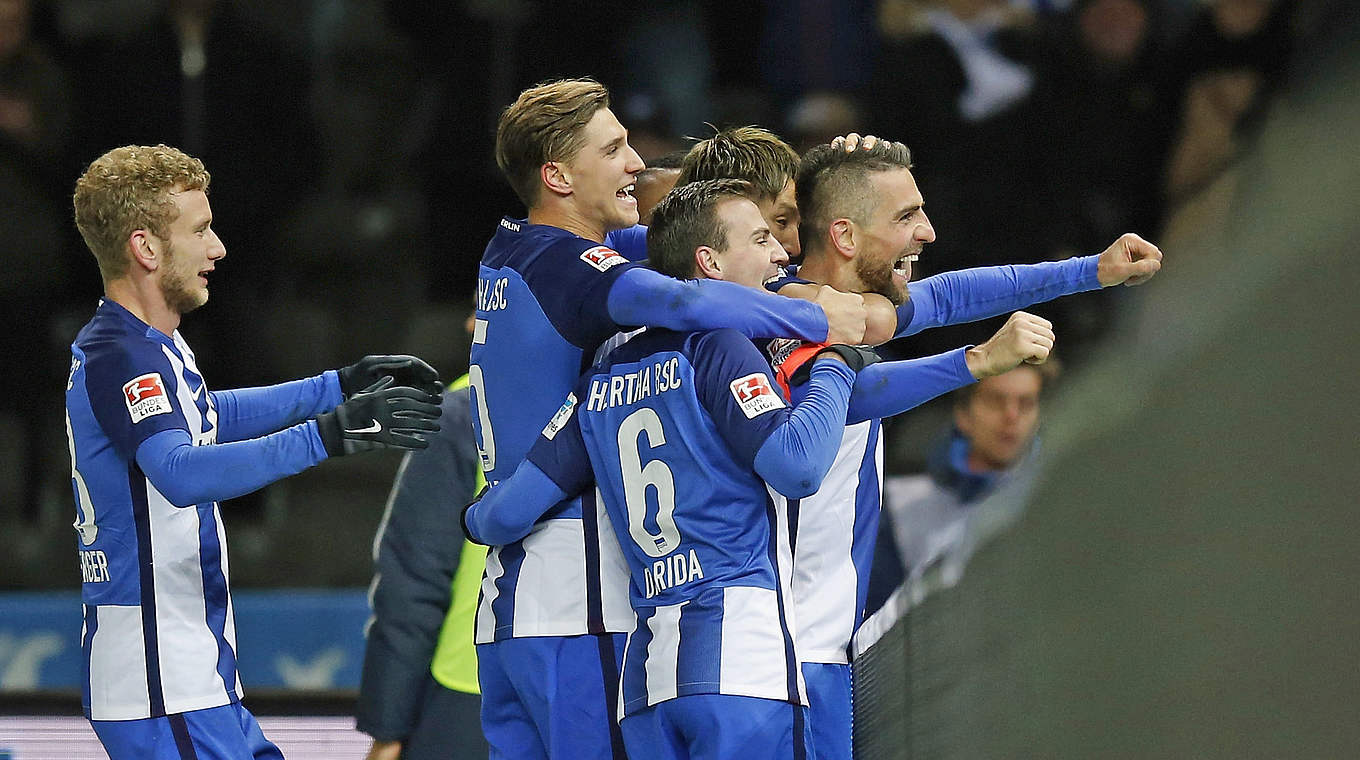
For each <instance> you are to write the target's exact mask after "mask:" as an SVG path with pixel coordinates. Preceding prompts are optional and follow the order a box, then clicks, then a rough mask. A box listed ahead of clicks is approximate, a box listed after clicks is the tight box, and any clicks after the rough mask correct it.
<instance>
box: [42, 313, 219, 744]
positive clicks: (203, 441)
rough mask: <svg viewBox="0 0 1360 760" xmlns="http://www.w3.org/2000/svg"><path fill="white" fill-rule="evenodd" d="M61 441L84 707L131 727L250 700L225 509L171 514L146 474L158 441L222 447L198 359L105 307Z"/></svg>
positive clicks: (75, 364)
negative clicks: (239, 663)
mask: <svg viewBox="0 0 1360 760" xmlns="http://www.w3.org/2000/svg"><path fill="white" fill-rule="evenodd" d="M71 352H72V362H71V375H70V379H69V380H68V382H67V389H66V430H67V437H68V442H69V445H70V454H71V461H72V470H71V479H72V484H73V487H74V490H75V498H76V510H77V520H76V523H75V528H76V533H77V536H78V545H77V548H78V549H79V551H80V566H81V572H82V576H83V584H82V592H81V594H82V601H83V602H84V605H83V606H84V615H85V624H84V627H83V629H82V632H81V648H82V649H83V650H84V655H85V679H84V694H83V702H84V707H85V714H86V716H87V717H89V718H91V719H92V720H131V719H138V718H149V717H159V716H163V715H166V714H171V713H178V712H185V711H189V710H198V709H201V708H207V707H217V706H221V705H225V704H228V703H230V702H234V701H239V700H240V698H241V694H242V692H241V684H240V680H239V678H238V677H237V673H236V632H235V625H234V623H233V619H232V604H231V596H230V594H229V593H228V590H227V546H226V535H225V533H224V532H223V529H222V521H221V517H220V515H219V513H218V507H217V503H216V502H208V503H204V504H193V505H180V506H177V505H175V504H172V503H170V501H169V500H168V499H166V498H165V496H163V495H162V494H161V493H160V491H158V490H157V489H156V487H155V486H154V485H152V483H151V481H150V480H148V479H147V477H146V475H145V474H144V473H143V472H142V470H141V468H140V467H138V465H137V460H136V452H137V447H138V446H139V445H140V444H141V443H142V442H143V441H145V440H146V439H147V438H149V437H150V436H152V435H153V434H155V433H159V432H161V431H164V430H169V429H172V428H180V429H183V430H187V431H188V432H189V434H190V436H191V437H192V440H193V442H194V445H196V446H201V445H208V444H212V443H214V442H215V441H216V440H217V433H218V419H217V408H216V406H215V403H214V400H213V398H212V396H211V394H209V393H208V391H207V388H206V387H205V386H204V382H203V378H202V376H201V375H200V374H199V371H198V367H197V365H196V364H195V361H194V354H193V351H191V350H190V349H189V346H188V345H187V344H186V343H185V342H184V339H183V338H182V337H180V334H179V332H178V331H176V332H175V333H174V335H172V336H166V335H164V334H162V333H161V332H159V331H157V330H156V329H154V328H152V327H149V326H148V325H147V324H146V323H144V322H142V321H141V320H139V319H137V318H136V317H135V316H133V315H132V314H131V313H130V312H128V311H127V310H126V309H124V308H123V307H122V306H119V305H118V304H117V303H114V302H113V301H110V300H107V299H106V300H103V301H101V302H100V304H99V308H98V309H97V310H96V312H95V316H94V318H93V319H91V320H90V322H89V323H88V324H87V325H86V326H85V327H84V328H83V329H82V330H81V331H80V333H79V335H78V336H77V337H76V340H75V343H74V344H73V345H72V346H71Z"/></svg>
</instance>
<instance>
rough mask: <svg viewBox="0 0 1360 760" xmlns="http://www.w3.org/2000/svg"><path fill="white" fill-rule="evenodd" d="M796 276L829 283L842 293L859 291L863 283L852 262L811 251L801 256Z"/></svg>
mask: <svg viewBox="0 0 1360 760" xmlns="http://www.w3.org/2000/svg"><path fill="white" fill-rule="evenodd" d="M798 276H799V277H800V278H802V279H804V280H807V281H808V282H815V283H817V284H818V285H830V286H831V287H833V288H835V289H836V290H839V291H841V292H842V293H860V292H862V291H863V290H864V283H862V282H860V280H859V275H858V274H856V273H855V267H854V262H853V261H850V260H847V259H843V258H841V257H839V256H836V255H834V254H826V253H811V254H809V255H807V256H805V257H804V258H803V263H802V264H801V265H799V267H798Z"/></svg>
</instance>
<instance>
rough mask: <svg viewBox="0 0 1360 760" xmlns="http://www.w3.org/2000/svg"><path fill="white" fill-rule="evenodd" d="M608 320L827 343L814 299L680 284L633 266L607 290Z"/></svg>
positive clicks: (724, 285) (717, 284) (732, 286)
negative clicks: (724, 329)
mask: <svg viewBox="0 0 1360 760" xmlns="http://www.w3.org/2000/svg"><path fill="white" fill-rule="evenodd" d="M608 309H609V315H610V318H611V319H613V320H614V322H615V323H617V324H619V325H627V326H634V327H638V326H644V325H645V326H648V327H665V328H668V329H671V330H676V331H678V332H690V331H695V330H716V329H719V328H724V327H730V328H733V329H735V330H737V331H739V332H741V333H742V334H743V335H746V336H747V337H750V338H789V337H792V338H800V339H802V340H812V341H823V340H826V335H827V323H826V313H825V312H823V311H822V308H821V307H820V306H818V305H817V304H815V303H812V302H811V301H804V300H802V299H798V298H783V297H781V296H776V295H773V294H770V293H764V292H761V291H760V290H756V289H754V288H748V287H746V286H744V285H738V284H736V283H733V282H723V281H721V280H677V279H675V278H673V277H668V276H666V275H664V274H661V273H659V272H654V271H652V270H650V269H645V268H642V267H634V268H633V269H630V270H628V271H626V272H624V273H622V274H621V275H620V276H619V278H618V280H617V281H616V282H615V283H614V284H613V287H612V288H611V289H610V291H609V298H608Z"/></svg>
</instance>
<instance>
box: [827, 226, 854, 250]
mask: <svg viewBox="0 0 1360 760" xmlns="http://www.w3.org/2000/svg"><path fill="white" fill-rule="evenodd" d="M856 232H857V230H856V229H855V223H854V222H852V221H850V220H849V219H836V220H834V221H832V222H831V226H830V227H829V228H828V229H827V238H828V242H829V243H831V247H832V249H833V250H835V251H836V252H837V253H839V254H840V255H841V256H844V257H845V258H847V259H849V258H853V257H854V255H855V245H856V243H857V242H858V241H857V238H856V237H855V233H856Z"/></svg>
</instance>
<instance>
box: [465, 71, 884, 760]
mask: <svg viewBox="0 0 1360 760" xmlns="http://www.w3.org/2000/svg"><path fill="white" fill-rule="evenodd" d="M496 160H497V163H498V164H499V165H500V166H501V170H502V172H503V173H504V174H505V176H506V179H507V180H508V181H509V183H510V185H511V186H512V187H513V188H514V189H515V192H516V194H517V195H518V196H519V197H520V199H521V200H522V201H523V202H524V205H525V206H526V207H527V208H528V212H529V215H528V218H527V219H513V218H510V217H506V218H504V219H502V220H501V222H500V225H499V228H498V230H497V231H496V234H495V236H494V237H493V238H492V239H491V242H490V243H488V244H487V247H486V252H485V253H484V255H483V257H482V264H481V268H480V273H479V283H478V298H477V300H478V303H477V314H476V319H477V328H476V331H475V334H474V337H473V344H472V352H471V367H470V369H469V374H470V375H471V378H472V387H473V392H472V394H473V398H474V400H475V401H476V405H477V414H475V415H473V424H474V427H475V428H476V430H477V436H478V438H477V440H478V448H479V450H480V452H481V455H482V467H483V470H485V472H486V477H487V480H488V481H489V482H493V483H494V482H497V481H499V480H503V479H505V478H507V477H509V475H510V473H511V472H513V469H514V467H515V465H516V464H518V463H519V462H520V461H521V460H523V458H524V456H525V455H526V454H527V453H528V450H529V446H530V445H531V444H532V443H533V441H534V439H535V438H536V437H537V435H538V433H539V432H540V431H541V430H543V426H544V424H545V423H547V422H548V421H549V420H550V419H552V417H553V415H554V414H555V413H556V412H557V411H558V409H559V407H560V406H561V405H562V399H563V398H565V397H566V395H567V393H568V392H569V391H570V390H571V389H572V388H573V387H574V386H575V383H576V381H577V380H578V379H579V372H580V369H581V367H582V366H583V365H586V364H588V360H589V358H590V357H591V356H593V354H594V352H595V351H596V349H597V348H598V347H599V346H600V344H601V343H602V342H604V341H605V340H607V339H608V338H610V337H611V336H613V335H614V334H615V333H617V332H619V331H620V330H621V329H624V328H631V327H635V326H638V325H652V326H657V327H666V328H670V329H683V330H695V329H713V328H717V327H720V326H739V327H740V328H741V329H742V331H743V332H744V333H745V334H748V335H770V334H781V333H795V334H797V336H798V337H811V339H813V340H827V339H830V340H833V341H836V342H846V341H849V342H858V341H859V340H860V339H861V338H862V337H863V335H864V318H865V312H864V305H863V301H862V299H860V298H859V297H858V296H853V297H851V296H846V295H844V294H836V293H827V294H825V295H824V296H823V298H822V300H821V301H819V302H817V303H807V302H804V301H799V300H796V299H786V298H778V297H772V298H765V297H763V296H764V295H767V294H758V293H752V292H751V290H749V289H747V288H742V287H740V286H738V285H731V284H729V283H721V282H701V283H681V282H679V281H677V280H674V279H672V278H669V277H666V276H664V275H661V274H658V273H656V272H654V271H652V270H649V269H647V268H645V267H640V266H635V265H633V264H632V263H630V262H629V257H630V256H631V258H634V259H638V258H641V257H642V250H641V249H642V248H643V247H644V240H643V237H642V235H643V234H645V233H643V232H642V230H643V228H641V227H637V226H635V225H636V223H637V220H638V213H637V201H636V199H635V198H634V197H633V195H632V192H633V189H634V183H635V181H636V177H637V174H638V173H639V172H640V171H641V170H642V169H643V164H642V161H641V159H640V158H639V157H638V155H637V153H636V152H634V151H633V149H632V148H631V147H629V145H628V139H627V132H626V131H625V130H624V128H623V125H621V124H620V123H619V121H618V119H617V118H616V117H615V116H614V113H613V112H612V111H611V110H610V108H609V93H608V91H607V90H605V88H604V87H603V86H601V85H600V84H599V83H598V82H595V81H593V80H589V79H569V80H558V81H554V82H549V83H545V84H543V85H539V86H536V87H532V88H530V89H528V90H525V91H524V92H522V93H520V96H519V97H518V98H517V99H516V101H515V102H514V103H513V104H511V105H510V106H509V107H508V108H507V109H506V110H505V112H504V114H503V115H502V117H501V121H500V125H499V127H498V129H497V135H496ZM753 296H761V297H753ZM828 314H830V316H828ZM593 502H594V500H593V498H590V497H587V498H585V499H578V498H573V499H571V500H568V501H567V502H565V503H563V504H562V505H561V506H560V508H559V509H558V511H556V512H555V513H554V519H550V520H543V521H542V522H541V523H539V524H538V525H537V526H536V527H535V529H534V531H533V532H532V533H530V534H529V535H528V536H527V537H525V538H524V539H523V540H522V541H515V542H513V543H511V544H509V545H506V546H498V547H495V548H493V549H492V550H491V551H490V552H489V553H488V555H487V573H486V577H485V579H484V580H483V584H482V599H481V604H480V607H479V610H478V615H477V630H476V641H477V644H478V647H477V658H478V679H479V681H480V683H481V688H482V728H483V732H484V733H485V735H486V738H487V741H488V742H489V743H490V744H491V747H492V753H493V754H497V755H505V756H511V757H517V758H530V757H579V756H583V755H584V756H591V757H605V756H609V755H610V754H611V753H612V754H620V753H622V751H623V748H622V738H621V736H620V735H619V733H618V726H617V723H616V721H615V720H614V713H615V709H616V707H617V705H616V699H615V698H616V696H617V688H616V686H615V684H616V683H617V680H616V679H617V668H618V665H619V662H620V657H621V656H622V645H623V635H624V634H625V633H626V632H627V631H629V630H631V629H632V627H633V623H634V621H633V616H632V614H631V611H630V610H629V609H628V607H627V601H626V585H627V579H626V574H627V569H626V567H625V566H624V564H623V560H622V557H621V555H620V553H619V549H618V545H617V542H615V541H614V539H613V538H612V536H610V535H609V534H608V532H607V531H605V532H602V531H600V530H599V523H598V514H597V512H596V509H595V508H594V505H593Z"/></svg>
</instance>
